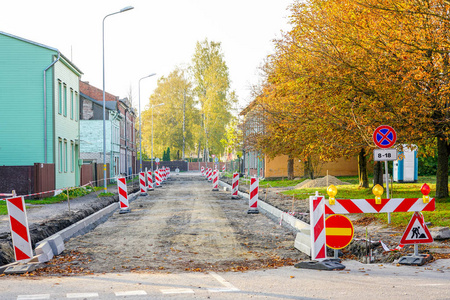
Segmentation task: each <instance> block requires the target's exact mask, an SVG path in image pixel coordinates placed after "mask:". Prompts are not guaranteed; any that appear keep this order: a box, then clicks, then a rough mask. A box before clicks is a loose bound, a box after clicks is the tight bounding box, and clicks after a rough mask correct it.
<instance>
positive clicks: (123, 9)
mask: <svg viewBox="0 0 450 300" xmlns="http://www.w3.org/2000/svg"><path fill="white" fill-rule="evenodd" d="M133 8H134V7H133V6H127V7H124V8H122V9H121V10H119V11H116V12H114V13H112V14H109V15H106V16H105V17H104V18H103V22H102V51H103V52H102V56H103V184H104V189H105V193H106V190H107V187H106V122H105V119H106V100H105V19H106V18H107V17H109V16H112V15H115V14H120V13H123V12H126V11H128V10H131V9H133Z"/></svg>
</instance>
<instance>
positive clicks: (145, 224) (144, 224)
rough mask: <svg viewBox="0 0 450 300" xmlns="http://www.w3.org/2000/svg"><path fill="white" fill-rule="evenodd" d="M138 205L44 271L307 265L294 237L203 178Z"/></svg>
mask: <svg viewBox="0 0 450 300" xmlns="http://www.w3.org/2000/svg"><path fill="white" fill-rule="evenodd" d="M130 207H131V212H130V213H127V214H119V213H118V212H117V213H115V214H114V215H113V216H112V217H111V218H110V219H109V220H108V221H107V222H106V223H104V224H102V225H100V226H98V227H97V228H96V229H95V230H93V231H92V232H90V233H88V234H86V235H84V236H80V237H77V238H74V239H72V240H70V241H69V242H68V243H66V245H65V247H66V250H65V251H64V252H63V253H62V255H60V256H58V257H56V258H54V259H53V260H52V261H50V262H49V263H48V264H47V267H46V268H44V269H40V270H38V271H37V272H38V273H40V274H45V273H59V274H67V275H69V274H79V273H86V274H90V273H107V272H122V271H124V272H125V271H127V272H129V271H146V272H149V271H150V272H186V271H198V272H201V271H208V270H209V271H211V270H213V271H245V270H252V269H259V268H273V267H277V266H286V265H293V264H294V263H296V262H298V261H300V260H301V259H307V257H306V256H305V255H304V254H302V253H301V252H300V251H298V250H296V249H295V248H294V239H295V236H294V234H293V233H292V232H290V231H288V230H286V229H284V228H283V227H281V226H279V225H278V224H276V223H274V222H273V221H271V220H270V219H268V218H267V217H266V216H264V215H262V214H257V215H252V214H247V209H248V203H247V201H246V200H242V199H241V200H232V199H231V197H230V192H225V191H222V190H221V191H212V185H211V183H208V182H207V181H206V180H205V179H203V178H202V177H201V176H200V175H189V176H183V175H174V176H172V178H171V179H170V180H168V181H167V182H166V183H165V184H164V185H163V187H162V188H156V189H155V191H149V193H148V195H147V196H141V197H139V198H138V199H137V200H135V201H133V202H132V203H131V205H130Z"/></svg>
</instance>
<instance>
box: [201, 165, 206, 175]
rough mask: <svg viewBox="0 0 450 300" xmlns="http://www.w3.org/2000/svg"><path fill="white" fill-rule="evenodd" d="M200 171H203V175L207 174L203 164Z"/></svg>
mask: <svg viewBox="0 0 450 300" xmlns="http://www.w3.org/2000/svg"><path fill="white" fill-rule="evenodd" d="M200 171H201V172H202V176H205V168H204V167H203V166H202V167H201V169H200Z"/></svg>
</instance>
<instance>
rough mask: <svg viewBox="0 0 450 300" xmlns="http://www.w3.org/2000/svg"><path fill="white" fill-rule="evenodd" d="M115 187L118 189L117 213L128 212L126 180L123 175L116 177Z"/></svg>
mask: <svg viewBox="0 0 450 300" xmlns="http://www.w3.org/2000/svg"><path fill="white" fill-rule="evenodd" d="M117 188H118V190H119V207H120V211H119V213H121V214H124V213H127V212H130V205H129V203H128V190H127V180H126V178H125V177H119V178H118V179H117Z"/></svg>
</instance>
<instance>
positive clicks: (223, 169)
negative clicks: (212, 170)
mask: <svg viewBox="0 0 450 300" xmlns="http://www.w3.org/2000/svg"><path fill="white" fill-rule="evenodd" d="M226 165H227V163H224V164H223V166H222V172H225V169H226Z"/></svg>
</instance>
